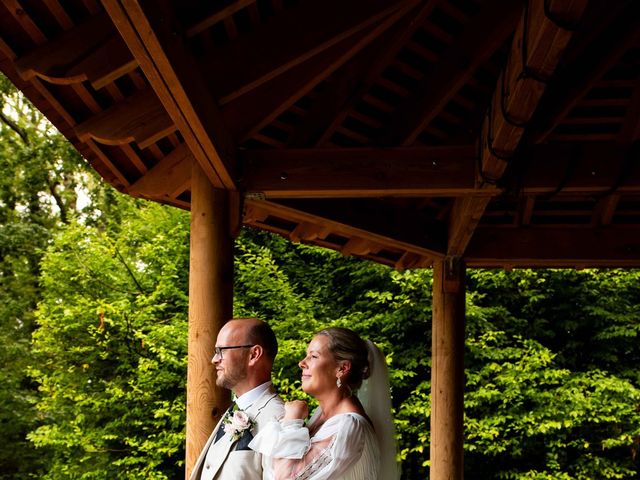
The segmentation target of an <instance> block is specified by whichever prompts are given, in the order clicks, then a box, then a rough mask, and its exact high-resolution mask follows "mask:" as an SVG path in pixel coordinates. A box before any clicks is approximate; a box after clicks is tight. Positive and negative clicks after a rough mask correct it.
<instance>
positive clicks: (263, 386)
mask: <svg viewBox="0 0 640 480" xmlns="http://www.w3.org/2000/svg"><path fill="white" fill-rule="evenodd" d="M277 353H278V342H277V341H276V337H275V335H274V333H273V330H271V327H269V325H267V324H266V323H265V322H263V321H261V320H258V319H255V318H241V319H234V320H230V321H229V322H227V323H226V324H225V325H224V326H223V327H222V328H221V329H220V332H219V333H218V338H217V339H216V349H215V355H214V357H213V360H211V361H212V363H213V364H214V365H215V366H216V373H217V378H216V385H218V386H219V387H224V388H228V389H229V390H231V391H232V392H233V395H234V397H235V402H234V404H233V405H232V409H230V410H233V412H231V411H230V412H227V413H226V414H225V415H223V416H222V418H221V419H220V421H219V422H218V425H217V426H216V428H214V429H213V433H212V434H211V436H210V437H209V440H207V443H206V444H205V446H204V448H203V449H202V452H201V453H200V456H199V457H198V461H197V462H196V464H195V466H194V468H193V472H192V473H191V477H190V480H214V479H215V480H254V479H255V480H261V479H262V470H263V466H262V455H260V454H259V453H257V452H254V451H253V450H251V449H249V447H248V444H249V442H250V441H251V439H252V438H253V436H254V435H256V433H257V432H258V431H260V429H261V428H263V427H264V425H266V424H267V423H268V422H269V421H270V420H273V419H280V418H281V417H282V415H283V414H284V403H283V401H282V399H281V398H280V397H279V396H278V395H277V394H276V392H275V390H274V389H273V386H272V385H271V369H272V367H273V360H274V359H275V357H276V354H277ZM244 414H246V416H245V415H244ZM225 427H226V428H225Z"/></svg>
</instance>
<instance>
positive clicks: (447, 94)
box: [380, 0, 522, 146]
mask: <svg viewBox="0 0 640 480" xmlns="http://www.w3.org/2000/svg"><path fill="white" fill-rule="evenodd" d="M521 8H522V6H521V3H520V2H514V1H511V0H490V1H489V2H486V3H485V4H484V5H483V7H482V11H481V12H480V13H479V14H478V16H477V17H476V18H475V19H474V20H473V24H472V25H471V26H470V27H467V28H465V30H464V31H463V33H462V34H461V35H460V37H459V38H458V39H457V40H456V42H455V43H454V44H453V45H452V46H451V47H450V48H449V49H448V50H447V51H446V52H445V53H443V55H442V60H441V62H440V63H438V64H436V65H435V68H434V72H433V74H431V75H428V76H427V77H425V79H424V80H423V81H422V82H421V83H420V87H419V88H417V89H416V92H417V94H416V95H414V96H412V97H409V98H407V99H406V100H405V101H404V102H403V103H402V105H401V106H400V108H398V110H397V111H396V112H394V114H393V116H392V120H391V121H390V122H389V129H388V132H387V134H386V135H384V136H383V137H382V139H381V140H380V144H381V145H398V144H401V145H405V146H407V145H412V144H413V143H414V142H415V140H416V138H417V137H418V135H420V133H421V132H422V130H424V128H425V127H426V126H427V125H428V124H429V123H430V122H431V121H432V120H433V119H434V118H435V117H436V116H437V115H438V114H439V113H440V111H441V110H442V109H443V108H444V107H445V106H446V105H447V103H449V101H450V100H451V99H452V98H453V97H454V96H455V95H456V94H457V93H458V92H459V91H460V89H461V88H462V87H463V86H464V85H465V83H466V82H467V81H468V80H469V78H471V76H472V75H473V74H474V73H475V72H476V70H477V69H478V67H479V66H480V65H482V64H483V63H485V62H486V61H487V60H488V59H489V58H490V57H491V56H492V55H493V54H494V53H495V51H496V50H497V49H498V48H499V47H500V46H501V45H502V44H503V43H504V42H505V41H506V40H507V38H508V37H509V36H510V35H511V34H512V33H513V29H514V27H515V25H516V23H517V20H518V15H519V14H520V12H521Z"/></svg>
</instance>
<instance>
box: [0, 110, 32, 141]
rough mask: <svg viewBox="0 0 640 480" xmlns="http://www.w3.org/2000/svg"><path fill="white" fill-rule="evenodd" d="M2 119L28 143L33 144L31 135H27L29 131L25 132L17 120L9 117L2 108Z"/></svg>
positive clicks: (0, 117) (0, 111) (0, 114)
mask: <svg viewBox="0 0 640 480" xmlns="http://www.w3.org/2000/svg"><path fill="white" fill-rule="evenodd" d="M0 120H1V121H2V123H4V124H5V125H6V126H8V127H9V128H10V129H11V130H13V131H14V132H16V133H17V134H18V136H19V137H20V138H21V139H22V141H23V142H24V143H25V144H26V145H30V144H31V142H30V141H29V136H28V135H27V132H25V131H24V129H22V128H20V126H19V125H18V124H17V123H16V122H14V121H13V120H11V118H9V117H7V116H6V115H5V114H4V112H3V111H2V109H0Z"/></svg>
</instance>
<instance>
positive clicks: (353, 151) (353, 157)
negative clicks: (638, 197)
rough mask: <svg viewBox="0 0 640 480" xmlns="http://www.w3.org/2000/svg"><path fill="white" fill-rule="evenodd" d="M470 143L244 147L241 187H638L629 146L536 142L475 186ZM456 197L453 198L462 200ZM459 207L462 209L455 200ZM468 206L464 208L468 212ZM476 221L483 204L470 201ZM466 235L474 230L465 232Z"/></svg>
mask: <svg viewBox="0 0 640 480" xmlns="http://www.w3.org/2000/svg"><path fill="white" fill-rule="evenodd" d="M476 155H477V151H476V149H475V148H474V147H401V148H385V149H380V148H378V149H376V148H349V149H337V148H321V149H280V150H275V149H271V150H247V151H244V152H242V153H241V156H240V160H241V162H242V175H241V178H240V185H241V187H242V189H243V190H244V191H246V192H249V193H260V194H261V195H264V196H265V197H266V198H340V197H345V198H346V197H351V198H357V197H376V196H431V197H448V196H452V197H478V198H477V200H476V201H480V199H481V198H484V199H485V200H487V201H488V200H489V199H490V198H491V197H494V196H496V195H500V194H502V193H503V191H504V188H506V189H507V190H513V191H517V192H519V193H520V194H523V195H530V196H533V195H547V194H560V193H561V194H563V195H566V194H605V193H608V192H611V191H612V190H615V191H617V192H620V193H627V194H629V193H638V192H640V169H634V168H632V167H633V165H632V164H629V161H630V158H629V157H630V156H632V155H633V153H631V152H629V149H628V146H627V145H619V144H616V143H606V144H594V145H589V146H577V145H573V144H557V145H551V144H550V145H538V146H535V147H533V148H532V149H531V151H530V152H527V153H526V154H524V155H523V156H522V157H521V158H519V159H518V165H519V166H520V168H519V170H517V171H516V170H512V171H511V172H510V175H509V178H508V179H505V181H504V182H502V183H501V188H480V183H479V182H478V181H477V179H476V176H475V172H476V167H477V159H476ZM461 201H462V200H460V201H459V202H458V203H460V202H461ZM457 208H462V205H458V207H457ZM469 208H472V207H471V206H468V207H466V208H463V209H462V210H461V211H467V210H468V209H469ZM473 208H476V209H477V210H478V211H477V213H476V214H474V213H472V212H471V211H467V215H476V216H477V219H478V220H479V219H480V218H481V216H482V211H483V210H484V206H482V205H479V206H474V207H473ZM470 233H472V232H470Z"/></svg>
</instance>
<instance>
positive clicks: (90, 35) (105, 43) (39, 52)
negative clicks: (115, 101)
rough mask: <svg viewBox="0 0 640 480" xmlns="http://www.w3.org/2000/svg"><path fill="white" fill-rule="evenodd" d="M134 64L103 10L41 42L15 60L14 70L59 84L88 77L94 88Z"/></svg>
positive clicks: (123, 73)
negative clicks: (101, 12)
mask: <svg viewBox="0 0 640 480" xmlns="http://www.w3.org/2000/svg"><path fill="white" fill-rule="evenodd" d="M105 59H108V61H105ZM136 66H137V63H136V62H135V60H134V59H133V56H132V55H131V53H130V52H129V50H127V48H126V46H125V45H124V42H123V41H122V39H121V38H120V37H119V36H118V35H117V32H116V30H115V28H114V26H113V24H112V23H111V21H110V20H109V17H108V16H107V15H106V14H104V13H103V14H100V15H96V16H94V17H91V18H90V19H89V20H87V21H85V22H84V23H82V24H80V25H78V26H76V27H74V28H72V29H71V30H68V31H66V32H64V33H63V34H62V35H60V36H59V37H57V38H55V39H53V40H50V41H48V42H46V43H43V44H42V45H40V46H38V47H36V48H35V49H34V50H32V51H31V52H29V53H28V54H26V55H24V56H23V57H21V58H20V59H18V60H17V61H16V70H17V71H18V73H19V74H20V75H21V76H22V78H23V79H24V80H31V79H32V78H34V77H35V76H38V77H40V78H42V79H43V80H46V81H47V82H50V83H56V84H61V85H68V84H72V83H80V82H83V81H86V80H88V81H89V82H91V84H92V86H93V87H94V88H101V87H103V86H105V85H106V84H108V83H110V82H112V81H114V80H115V79H116V78H118V77H120V76H122V75H125V74H127V73H129V72H130V71H132V70H133V69H134V68H136Z"/></svg>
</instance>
